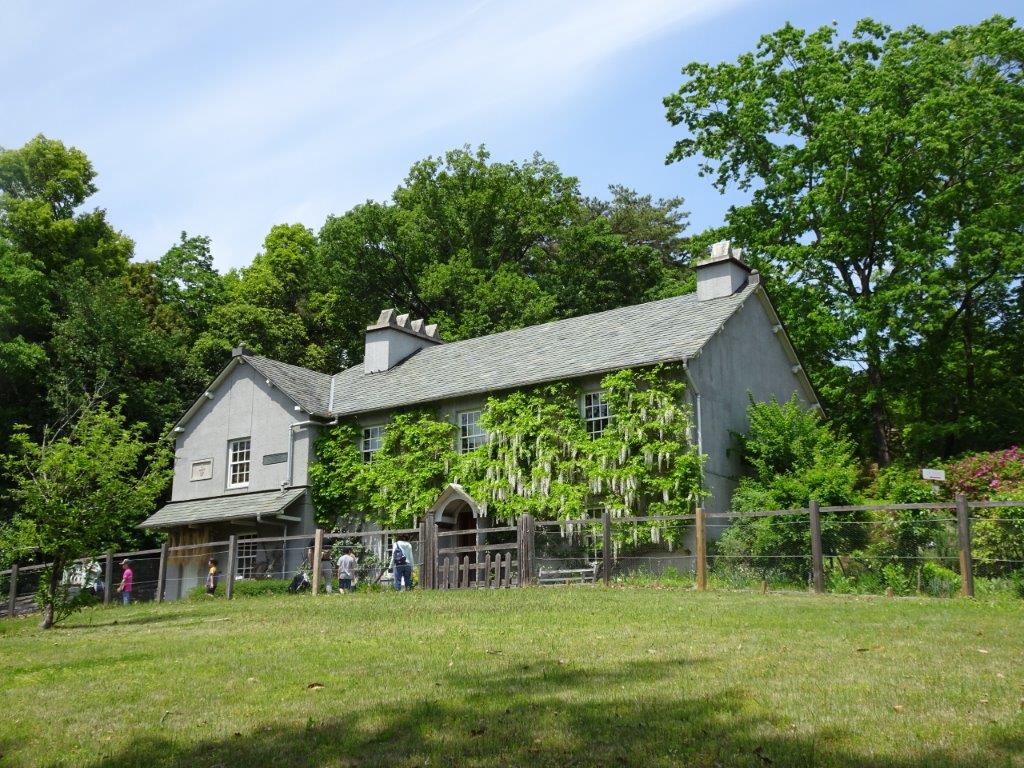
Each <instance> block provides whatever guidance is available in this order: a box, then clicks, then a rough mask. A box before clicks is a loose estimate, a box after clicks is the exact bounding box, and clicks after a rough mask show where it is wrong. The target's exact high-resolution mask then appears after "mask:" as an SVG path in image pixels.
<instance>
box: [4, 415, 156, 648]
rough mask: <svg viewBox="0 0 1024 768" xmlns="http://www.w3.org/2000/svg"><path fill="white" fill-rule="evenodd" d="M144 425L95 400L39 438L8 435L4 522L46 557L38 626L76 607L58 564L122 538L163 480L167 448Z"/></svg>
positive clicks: (49, 623)
mask: <svg viewBox="0 0 1024 768" xmlns="http://www.w3.org/2000/svg"><path fill="white" fill-rule="evenodd" d="M144 428H145V425H143V424H141V423H137V424H134V425H129V424H127V423H126V422H125V419H124V416H123V414H122V413H121V409H120V406H114V407H112V408H111V407H108V406H107V405H106V404H104V403H103V402H102V401H99V402H86V403H85V404H84V405H83V407H82V409H81V410H79V411H77V412H75V413H74V414H71V416H70V417H69V420H67V421H66V422H64V423H62V424H58V425H57V426H56V427H54V428H52V429H51V428H48V429H46V430H44V432H43V436H42V439H40V440H39V441H36V440H34V439H33V438H32V437H31V436H30V435H29V434H28V432H27V431H26V430H24V429H20V430H18V431H17V432H15V434H14V436H13V441H14V445H15V451H14V452H13V454H11V455H9V456H7V457H5V464H6V469H7V470H8V472H9V473H10V474H11V476H12V477H13V478H14V479H15V484H14V487H13V489H12V490H11V495H12V497H13V498H14V500H15V502H16V503H17V512H16V513H15V515H14V518H13V520H12V521H11V522H10V523H9V526H10V527H11V528H13V529H14V530H16V531H17V536H16V539H17V540H18V541H20V542H21V543H23V544H26V545H28V546H31V547H33V548H34V549H35V550H36V551H37V552H38V553H39V555H40V556H42V557H43V558H44V559H45V560H46V561H47V562H48V563H50V566H49V568H48V569H47V573H46V577H45V580H44V582H43V586H42V589H41V590H40V595H41V598H42V609H43V621H42V627H43V628H44V629H48V628H50V627H51V626H53V624H54V623H55V622H57V621H59V620H60V619H61V618H62V617H63V616H65V615H67V613H68V612H69V611H71V610H73V609H74V607H75V606H74V603H73V602H71V601H70V600H69V599H68V593H67V590H66V588H65V586H64V583H63V576H64V569H65V568H66V567H67V566H68V565H70V564H71V562H72V561H73V560H75V559H76V558H79V557H83V556H88V555H94V554H96V553H98V552H102V551H103V550H105V549H107V548H111V547H115V546H117V545H118V544H120V543H123V542H124V541H125V537H126V536H129V535H130V532H131V531H132V529H133V528H134V527H135V525H137V524H138V523H139V522H141V521H142V520H143V519H144V518H145V516H146V515H148V514H149V513H150V512H151V511H152V510H153V508H154V505H155V503H156V501H157V499H158V497H159V496H160V494H161V493H162V492H163V490H164V488H165V487H166V485H167V483H168V481H169V480H170V460H169V459H170V456H169V448H168V447H167V446H166V443H165V442H157V443H147V442H146V441H145V440H144V439H143V438H142V432H143V430H144Z"/></svg>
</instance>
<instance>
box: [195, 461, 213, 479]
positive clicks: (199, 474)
mask: <svg viewBox="0 0 1024 768" xmlns="http://www.w3.org/2000/svg"><path fill="white" fill-rule="evenodd" d="M191 477H192V479H193V480H209V479H210V478H211V477H213V459H202V460H201V461H193V462H192V475H191Z"/></svg>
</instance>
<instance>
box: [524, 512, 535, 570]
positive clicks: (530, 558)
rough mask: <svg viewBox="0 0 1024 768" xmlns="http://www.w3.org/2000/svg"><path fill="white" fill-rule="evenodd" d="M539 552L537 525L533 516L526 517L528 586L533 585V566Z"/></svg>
mask: <svg viewBox="0 0 1024 768" xmlns="http://www.w3.org/2000/svg"><path fill="white" fill-rule="evenodd" d="M536 552H537V525H536V521H535V520H534V519H533V515H527V516H526V584H527V585H530V584H533V564H534V561H535V560H536V556H537V555H536Z"/></svg>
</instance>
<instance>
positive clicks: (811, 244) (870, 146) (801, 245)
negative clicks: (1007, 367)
mask: <svg viewBox="0 0 1024 768" xmlns="http://www.w3.org/2000/svg"><path fill="white" fill-rule="evenodd" d="M1022 63H1024V31H1022V30H1021V29H1020V28H1019V27H1017V26H1016V24H1015V23H1014V22H1013V21H1012V20H1010V19H1006V18H1003V17H998V16H997V17H993V18H991V19H989V20H987V21H984V22H982V23H980V24H978V25H975V26H962V27H956V28H954V29H951V30H948V31H941V32H928V31H926V30H924V29H922V28H920V27H916V26H911V27H908V28H907V29H905V30H892V29H890V28H889V27H886V26H884V25H881V24H877V23H875V22H873V21H870V20H864V21H861V22H859V23H858V24H857V25H856V26H855V28H854V30H853V34H852V36H851V38H850V39H841V38H840V37H839V34H838V32H837V30H836V29H835V28H834V26H830V27H822V28H820V29H817V30H814V31H812V32H810V33H808V32H805V31H803V30H800V29H796V28H794V27H792V26H790V25H787V26H785V27H783V28H782V29H780V30H778V31H777V32H774V33H772V34H769V35H765V36H764V37H762V38H761V40H760V43H759V44H758V46H757V49H756V50H755V51H753V52H750V53H746V54H743V55H742V56H740V57H739V58H738V59H737V61H736V62H734V63H722V64H717V65H710V64H702V63H691V64H689V65H687V66H686V67H684V69H683V74H684V75H685V77H686V79H685V82H684V83H683V85H682V86H681V87H680V89H679V90H678V91H677V92H676V93H674V94H672V95H670V96H669V97H667V98H666V99H665V104H666V107H667V110H668V118H669V120H670V121H671V122H672V124H673V125H682V126H684V127H685V128H686V130H687V135H686V136H685V137H684V138H682V139H680V140H679V141H678V142H677V143H676V145H675V147H674V149H673V150H672V152H671V153H670V154H669V156H668V160H669V161H670V162H675V161H683V160H687V159H690V158H700V159H699V161H698V162H699V166H698V167H699V170H700V173H701V174H702V175H705V174H708V175H711V176H712V178H713V180H714V185H715V187H716V188H718V189H719V190H723V191H724V190H725V189H727V188H729V187H737V188H738V189H740V190H743V191H747V192H749V193H750V201H749V203H747V204H745V205H739V206H735V207H733V208H732V209H731V210H730V211H729V214H728V230H729V231H730V233H731V234H732V236H733V237H734V238H735V239H738V240H739V241H741V242H742V243H743V244H744V245H745V246H747V247H748V248H750V249H751V250H752V252H753V257H754V261H755V263H756V265H757V266H759V267H760V268H761V269H762V271H764V272H766V273H767V275H768V276H769V278H770V282H769V287H770V289H771V290H772V291H773V295H774V296H775V297H776V300H777V301H778V303H779V305H780V310H781V312H782V314H783V316H784V317H785V318H786V320H787V322H788V324H789V326H790V328H791V329H792V331H793V336H794V338H795V339H796V340H797V342H798V344H799V346H800V347H801V351H802V352H803V355H804V358H805V361H806V363H807V364H808V369H809V370H810V371H811V372H812V375H813V376H815V379H816V383H817V384H818V386H819V388H821V389H822V391H823V393H824V394H825V396H826V398H827V399H829V400H830V401H831V404H832V405H833V407H835V406H837V405H838V406H839V407H840V408H853V409H855V410H856V409H860V408H864V409H866V412H864V416H863V417H862V416H860V414H858V413H856V412H854V413H850V412H846V413H841V414H840V415H841V416H843V418H844V419H845V420H846V421H847V422H848V423H850V424H852V425H855V426H856V425H857V424H858V423H863V422H864V421H866V422H867V423H868V425H869V427H870V431H871V434H870V438H869V440H870V444H871V448H872V452H873V453H874V454H875V456H876V457H877V459H878V461H879V462H880V463H882V464H888V463H889V461H890V460H891V459H892V456H893V452H894V450H898V449H899V448H900V447H901V446H900V441H901V438H902V435H903V430H904V428H906V427H907V424H906V423H905V421H906V419H907V417H908V413H907V412H905V407H906V401H907V400H911V401H912V400H914V396H913V394H914V393H913V390H910V391H908V390H907V389H906V387H907V386H912V385H910V384H909V383H908V382H906V381H905V380H904V381H901V380H900V377H899V372H900V371H901V370H905V369H906V360H907V359H908V356H909V357H910V358H913V357H914V355H915V354H917V353H918V352H919V351H920V350H924V349H927V350H928V351H929V353H930V354H929V356H930V357H932V358H933V359H935V358H936V357H937V358H938V359H940V360H942V361H943V363H944V364H945V365H946V366H947V371H948V373H949V374H950V377H951V378H950V379H949V380H944V381H943V385H944V386H945V387H946V391H947V392H950V393H955V395H947V398H945V399H946V400H947V401H948V400H949V399H950V398H951V397H954V398H955V399H956V404H955V406H952V405H950V407H953V410H954V414H953V415H954V420H960V421H966V420H969V419H970V418H971V417H973V416H976V415H977V414H978V413H979V410H978V408H979V406H981V407H988V408H990V407H991V403H990V402H985V403H984V404H982V399H981V398H979V397H978V395H979V392H980V391H981V390H982V389H984V386H985V385H988V384H990V383H994V381H985V382H983V381H981V380H980V379H979V376H981V375H988V373H989V369H988V368H986V367H984V366H980V365H978V364H977V361H978V359H979V358H980V357H982V356H984V355H987V354H995V355H1001V354H1002V351H1001V350H999V349H991V348H986V349H984V350H982V349H978V347H977V345H978V343H982V344H986V345H987V344H990V343H996V342H997V341H998V339H997V338H996V337H995V336H994V335H990V334H983V333H982V332H981V331H982V329H983V328H986V327H987V325H988V324H989V323H991V322H992V321H993V320H994V318H995V317H997V316H998V313H999V312H1000V311H1001V308H1002V307H1003V306H1005V298H1006V296H1007V294H1008V292H1012V286H1013V284H1014V283H1015V281H1016V282H1019V276H1020V274H1021V272H1022V261H1021V237H1022V228H1021V221H1024V194H1022V189H1024V186H1022V184H1024V88H1022V87H1021V86H1022V82H1021V79H1022V76H1024V70H1022ZM983 297H986V298H988V299H991V301H986V300H985V299H983ZM836 364H841V365H845V366H847V369H846V370H845V371H844V370H841V369H840V368H838V367H837V365H836ZM851 367H852V368H853V369H855V370H860V371H862V372H863V373H862V374H859V375H855V376H851V375H850V368H851ZM851 385H853V386H852V387H851ZM901 388H902V389H901ZM850 391H855V392H856V391H859V394H860V395H861V397H860V398H858V401H857V402H850V400H849V399H847V397H846V395H845V393H848V392H850ZM862 404H863V405H862ZM943 406H944V407H940V408H938V409H936V412H937V413H938V414H940V415H939V416H937V417H933V421H939V420H941V419H943V418H947V413H946V412H944V411H947V410H948V408H946V407H945V404H943ZM865 417H866V418H865ZM958 429H959V430H961V431H963V430H964V429H965V424H964V423H961V424H959V425H958ZM956 444H957V443H956V442H955V441H954V445H956ZM931 447H932V448H934V447H935V446H934V445H932V446H931Z"/></svg>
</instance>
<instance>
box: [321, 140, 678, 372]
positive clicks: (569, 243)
mask: <svg viewBox="0 0 1024 768" xmlns="http://www.w3.org/2000/svg"><path fill="white" fill-rule="evenodd" d="M684 226H685V216H684V215H683V214H682V212H681V211H680V210H679V201H675V200H673V201H659V202H658V203H653V202H652V201H651V200H650V199H649V198H643V197H640V196H637V195H635V193H631V192H630V193H627V192H626V191H625V190H622V191H621V194H620V195H618V196H617V197H615V198H614V199H613V201H612V202H611V203H609V204H608V205H606V206H599V205H598V204H597V203H596V202H594V201H589V202H588V201H587V200H586V199H584V198H583V196H582V195H581V193H580V190H579V184H578V182H577V180H576V179H575V178H573V177H570V176H565V175H564V174H563V173H562V172H561V171H560V170H559V169H558V167H557V166H556V165H555V164H554V163H552V162H550V161H547V160H545V159H543V158H542V157H540V156H539V155H535V156H534V157H533V158H531V159H530V160H527V161H526V162H523V163H516V162H508V163H502V162H494V161H492V160H491V159H490V156H489V154H488V153H487V151H486V150H485V149H483V148H480V149H478V150H476V151H473V150H470V149H469V148H463V149H459V150H453V151H450V152H447V153H446V154H445V155H444V156H443V157H440V158H433V157H431V158H427V159H425V160H423V161H421V162H418V163H416V164H415V165H414V166H413V167H412V169H410V171H409V175H408V176H407V178H406V180H405V182H404V183H403V184H402V185H401V186H400V187H399V188H398V189H396V190H395V192H394V194H393V195H392V199H391V201H390V202H387V203H381V202H372V201H370V202H367V203H364V204H362V205H359V206H356V207H355V208H353V209H352V210H351V211H349V212H348V213H345V214H343V215H341V216H337V217H331V218H329V219H328V221H327V223H326V224H325V225H324V227H323V229H322V231H321V233H320V248H319V252H318V254H319V255H318V259H317V263H316V267H315V269H314V273H315V280H314V288H313V291H312V294H311V296H310V300H309V307H310V311H311V314H312V316H313V317H314V318H315V319H316V323H317V330H316V332H315V333H316V335H317V336H318V338H320V339H322V341H321V345H322V346H324V347H325V348H326V347H331V352H330V356H332V357H337V358H340V360H341V361H342V362H343V363H347V364H351V363H353V362H356V361H358V360H359V359H361V357H362V346H363V341H362V331H363V329H364V328H365V326H366V324H367V323H369V322H372V321H373V320H374V319H375V318H376V316H377V313H378V312H379V311H380V309H382V308H384V307H390V306H395V307H398V308H400V309H403V310H405V311H409V312H411V313H413V314H414V315H416V316H419V317H427V318H429V319H430V320H431V321H433V322H438V323H439V324H440V326H441V331H442V333H443V335H444V336H445V338H448V339H462V338H468V337H472V336H479V335H481V334H485V333H494V332H497V331H502V330H508V329H511V328H519V327H522V326H525V325H530V324H535V323H540V322H544V321H546V320H550V319H553V318H558V317H569V316H574V315H579V314H585V313H588V312H596V311H599V310H602V309H609V308H612V307H616V306H621V305H623V304H630V303H635V302H636V301H637V298H638V297H644V296H648V295H662V293H663V291H662V290H661V288H662V286H663V284H664V282H665V280H666V279H667V278H666V275H667V273H668V272H669V271H670V270H675V269H676V266H675V265H674V264H672V263H671V262H672V260H673V256H672V255H671V252H672V249H673V247H674V243H675V241H676V240H677V239H678V237H679V235H680V233H681V232H682V229H683V227H684ZM674 276H675V275H674V273H673V275H672V277H674ZM353 296H357V297H359V301H352V300H351V297H353Z"/></svg>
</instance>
